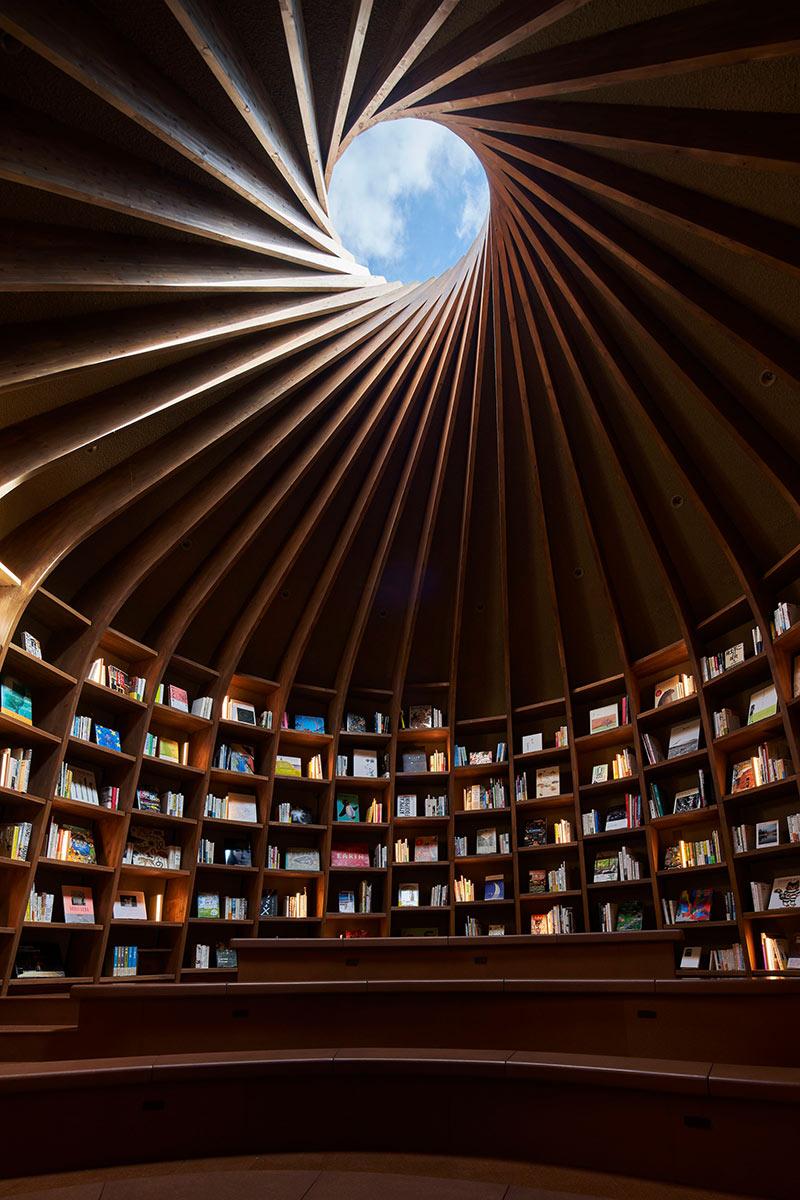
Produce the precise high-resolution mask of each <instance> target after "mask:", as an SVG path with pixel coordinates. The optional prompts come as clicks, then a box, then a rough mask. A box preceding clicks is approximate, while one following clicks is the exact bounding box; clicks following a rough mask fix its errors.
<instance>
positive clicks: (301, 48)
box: [278, 0, 328, 212]
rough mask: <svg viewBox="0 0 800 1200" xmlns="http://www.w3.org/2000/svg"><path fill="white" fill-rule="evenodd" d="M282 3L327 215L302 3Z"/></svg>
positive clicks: (311, 160) (312, 158)
mask: <svg viewBox="0 0 800 1200" xmlns="http://www.w3.org/2000/svg"><path fill="white" fill-rule="evenodd" d="M278 3H279V5H280V10H281V20H282V21H283V32H284V35H285V37H286V47H287V49H288V51H289V61H290V63H291V64H292V75H293V77H294V87H295V91H296V93H297V105H298V108H299V109H300V119H301V121H302V123H303V136H304V137H305V143H306V154H307V155H308V162H309V166H310V168H311V178H312V179H313V181H314V187H315V188H316V192H317V199H318V200H319V202H320V204H321V205H322V208H323V209H324V211H325V212H327V211H328V190H327V187H326V186H325V170H324V167H323V162H322V150H321V148H320V144H319V129H318V128H317V113H316V107H315V104H314V84H313V80H312V78H311V64H310V63H309V60H308V46H307V44H306V27H305V23H304V21H303V8H302V5H301V2H300V0H278Z"/></svg>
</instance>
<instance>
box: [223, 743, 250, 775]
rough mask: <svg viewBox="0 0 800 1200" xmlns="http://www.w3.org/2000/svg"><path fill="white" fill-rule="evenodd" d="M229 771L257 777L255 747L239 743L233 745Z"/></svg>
mask: <svg viewBox="0 0 800 1200" xmlns="http://www.w3.org/2000/svg"><path fill="white" fill-rule="evenodd" d="M228 769H229V770H230V771H238V773H239V774H240V775H255V771H256V760H255V751H254V750H253V747H252V746H242V745H239V744H238V743H237V744H236V745H232V746H231V754H230V760H229V763H228Z"/></svg>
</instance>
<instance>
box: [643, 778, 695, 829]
mask: <svg viewBox="0 0 800 1200" xmlns="http://www.w3.org/2000/svg"><path fill="white" fill-rule="evenodd" d="M648 804H649V808H650V816H651V818H652V819H653V820H656V819H657V818H658V817H665V816H667V812H668V811H669V812H672V813H681V812H693V811H694V810H695V809H698V808H707V807H708V803H707V801H706V777H705V771H704V770H703V769H702V768H701V769H700V770H699V771H698V772H697V787H689V788H681V790H680V791H677V792H675V795H674V796H673V798H672V808H669V801H668V800H667V798H666V796H665V795H664V792H663V790H662V785H661V784H660V783H656V782H653V783H651V784H650V792H649V799H648Z"/></svg>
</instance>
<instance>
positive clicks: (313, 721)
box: [294, 716, 325, 733]
mask: <svg viewBox="0 0 800 1200" xmlns="http://www.w3.org/2000/svg"><path fill="white" fill-rule="evenodd" d="M294 727H295V729H299V730H301V731H302V732H303V733H324V732H325V718H324V717H305V716H296V717H295V719H294Z"/></svg>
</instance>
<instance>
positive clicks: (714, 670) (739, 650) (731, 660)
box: [700, 625, 764, 683]
mask: <svg viewBox="0 0 800 1200" xmlns="http://www.w3.org/2000/svg"><path fill="white" fill-rule="evenodd" d="M751 636H752V639H753V653H754V654H760V653H761V651H762V650H763V649H764V642H763V639H762V637H761V630H760V629H759V628H758V626H757V625H755V626H753V629H752V630H751ZM744 660H745V651H744V642H737V643H736V645H735V646H729V647H728V649H727V650H720V651H718V652H717V653H716V654H706V655H704V656H703V657H701V659H700V674H701V675H702V677H703V682H704V683H708V681H709V680H710V679H716V678H717V677H718V676H719V675H724V674H725V672H726V671H730V670H731V669H732V668H733V667H738V666H739V665H740V664H741V663H743V662H744Z"/></svg>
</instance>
